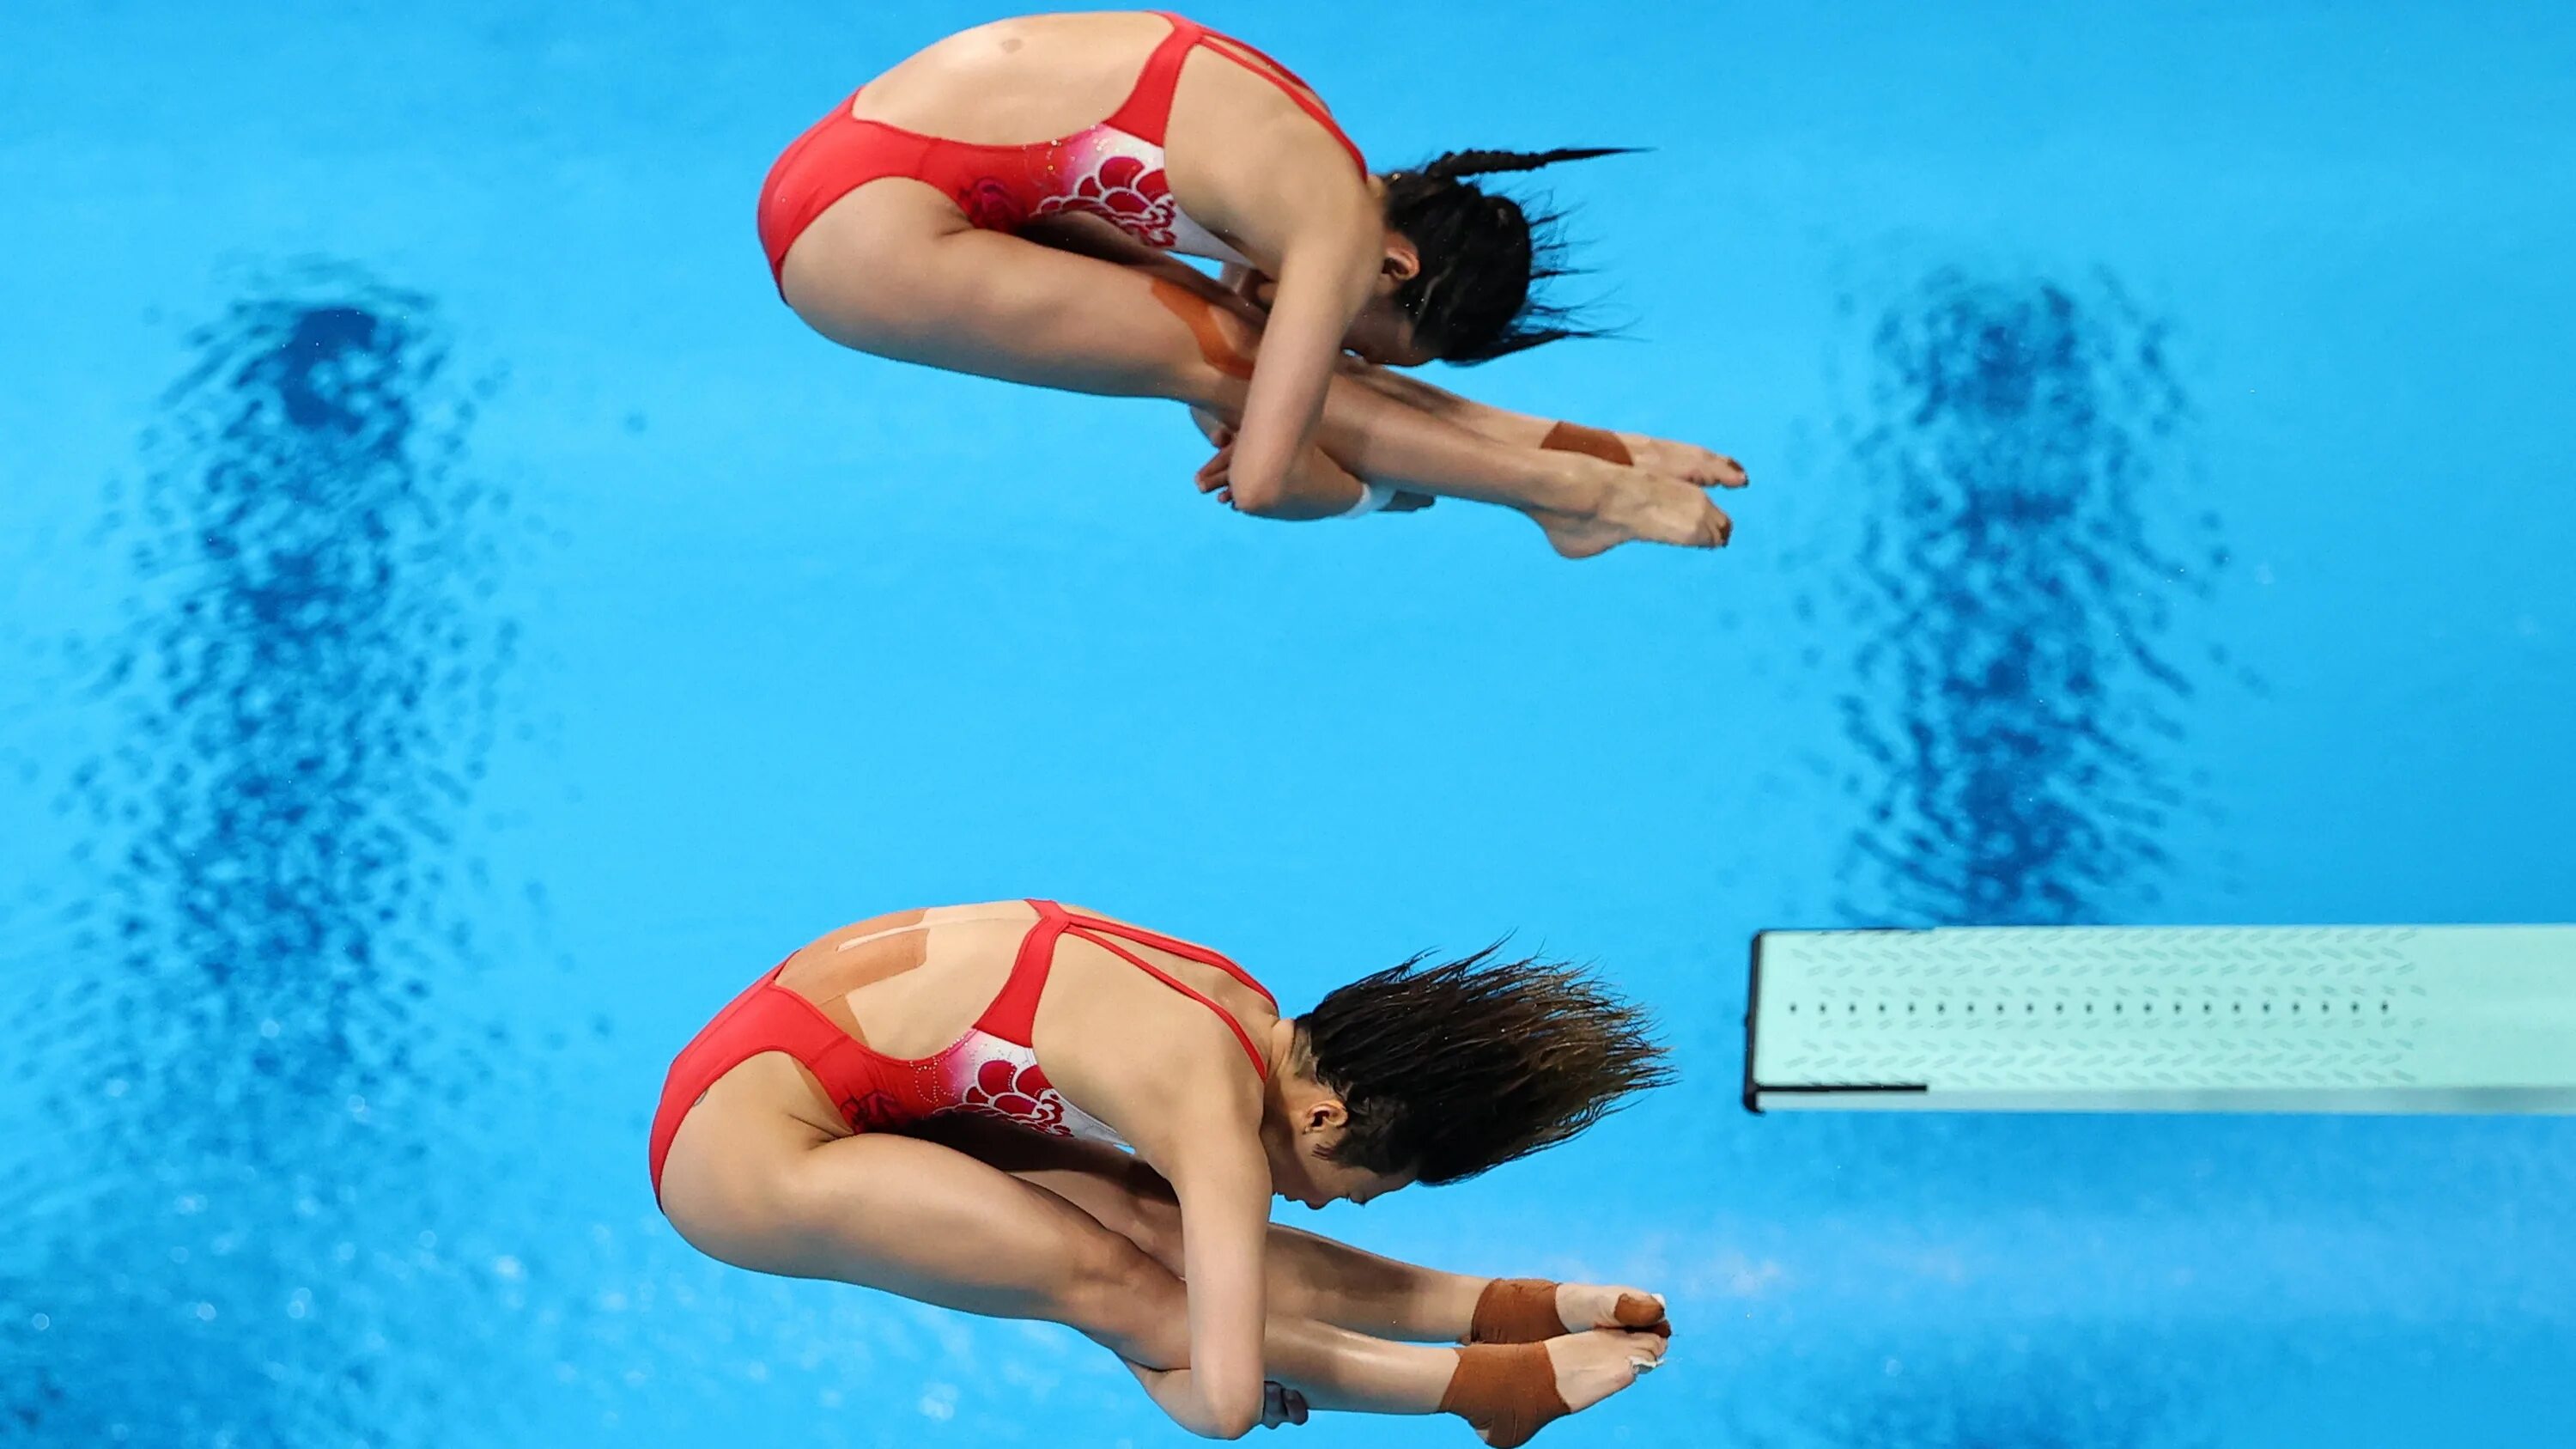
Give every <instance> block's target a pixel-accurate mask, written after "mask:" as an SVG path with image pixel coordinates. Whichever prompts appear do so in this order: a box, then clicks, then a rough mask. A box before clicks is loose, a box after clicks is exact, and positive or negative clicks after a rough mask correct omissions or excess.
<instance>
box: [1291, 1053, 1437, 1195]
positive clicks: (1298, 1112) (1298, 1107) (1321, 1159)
mask: <svg viewBox="0 0 2576 1449" xmlns="http://www.w3.org/2000/svg"><path fill="white" fill-rule="evenodd" d="M1349 1130H1350V1113H1349V1109H1348V1108H1346V1107H1345V1106H1343V1105H1342V1099H1341V1098H1340V1097H1338V1096H1335V1095H1334V1094H1333V1092H1332V1089H1330V1088H1328V1087H1326V1086H1324V1085H1323V1084H1321V1083H1319V1082H1316V1081H1313V1080H1311V1079H1308V1078H1305V1077H1297V1078H1294V1079H1291V1080H1286V1081H1282V1082H1281V1083H1280V1094H1279V1101H1278V1107H1277V1115H1276V1116H1274V1117H1272V1119H1271V1120H1270V1121H1269V1122H1268V1123H1266V1124H1264V1129H1263V1132H1262V1148H1263V1154H1264V1155H1265V1156H1267V1157H1268V1158H1269V1159H1270V1190H1271V1191H1272V1192H1274V1193H1276V1194H1278V1195H1279V1196H1281V1197H1284V1198H1286V1199H1288V1200H1289V1201H1290V1202H1301V1203H1304V1204H1305V1205H1306V1206H1308V1207H1310V1208H1319V1207H1322V1206H1323V1205H1324V1204H1326V1203H1329V1202H1351V1203H1366V1202H1369V1201H1371V1200H1372V1199H1375V1198H1379V1197H1383V1196H1385V1195H1386V1194H1388V1193H1390V1192H1393V1191H1395V1190H1396V1189H1397V1188H1399V1187H1404V1186H1407V1185H1409V1184H1410V1183H1411V1182H1412V1181H1413V1175H1412V1174H1411V1173H1401V1174H1390V1173H1382V1172H1371V1171H1369V1170H1368V1169H1366V1168H1362V1167H1354V1166H1351V1165H1350V1164H1348V1163H1344V1162H1335V1161H1334V1160H1333V1159H1332V1157H1331V1155H1330V1154H1331V1153H1332V1151H1333V1150H1334V1149H1335V1148H1336V1147H1339V1146H1340V1145H1341V1142H1342V1138H1343V1137H1344V1136H1345V1135H1346V1134H1347V1133H1348V1132H1349Z"/></svg>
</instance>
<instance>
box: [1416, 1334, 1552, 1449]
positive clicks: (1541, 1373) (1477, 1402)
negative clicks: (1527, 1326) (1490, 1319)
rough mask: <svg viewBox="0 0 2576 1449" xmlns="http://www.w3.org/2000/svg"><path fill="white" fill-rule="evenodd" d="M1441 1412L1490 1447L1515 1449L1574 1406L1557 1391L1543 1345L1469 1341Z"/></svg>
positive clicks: (1463, 1349) (1460, 1357) (1550, 1363)
mask: <svg viewBox="0 0 2576 1449" xmlns="http://www.w3.org/2000/svg"><path fill="white" fill-rule="evenodd" d="M1440 1412H1442V1413H1444V1414H1455V1415H1457V1416H1458V1417H1459V1418H1461V1419H1464V1420H1466V1421H1467V1422H1468V1423H1469V1424H1472V1425H1474V1426H1475V1427H1476V1428H1477V1429H1478V1430H1479V1431H1481V1432H1482V1433H1483V1434H1484V1436H1485V1442H1486V1443H1487V1444H1489V1445H1491V1446H1492V1449H1513V1446H1515V1445H1519V1444H1526V1443H1528V1442H1529V1439H1530V1436H1531V1435H1532V1434H1535V1433H1537V1432H1538V1431H1539V1430H1541V1429H1544V1428H1546V1427H1547V1426H1548V1424H1549V1422H1550V1421H1552V1420H1556V1419H1562V1418H1564V1417H1565V1416H1566V1415H1567V1414H1568V1413H1571V1412H1572V1410H1570V1409H1568V1408H1566V1406H1565V1396H1564V1395H1562V1394H1559V1393H1558V1392H1557V1391H1556V1365H1555V1364H1554V1363H1552V1362H1550V1361H1549V1359H1548V1356H1547V1345H1546V1344H1543V1343H1471V1344H1468V1345H1467V1346H1466V1347H1464V1348H1462V1349H1460V1350H1458V1369H1457V1371H1456V1372H1455V1373H1452V1374H1451V1375H1450V1376H1449V1387H1448V1388H1447V1389H1446V1390H1445V1391H1443V1392H1442V1393H1441V1395H1440Z"/></svg>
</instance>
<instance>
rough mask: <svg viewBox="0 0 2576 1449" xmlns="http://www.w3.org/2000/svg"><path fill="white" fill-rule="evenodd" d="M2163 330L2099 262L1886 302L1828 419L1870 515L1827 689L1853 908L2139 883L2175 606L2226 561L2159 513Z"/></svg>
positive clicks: (1936, 917) (1941, 278)
mask: <svg viewBox="0 0 2576 1449" xmlns="http://www.w3.org/2000/svg"><path fill="white" fill-rule="evenodd" d="M2166 334H2167V329H2166V327H2165V326H2164V324H2162V323H2160V322H2158V321H2156V320H2154V319H2151V318H2149V317H2147V316H2145V315H2142V314H2141V312H2140V311H2139V310H2138V309H2137V308H2136V307H2135V306H2133V305H2132V304H2131V303H2130V302H2129V300H2128V299H2127V298H2126V297H2125V296H2124V295H2123V293H2122V292H2121V290H2120V289H2119V288H2118V287H2117V286H2116V285H2115V284H2113V283H2112V282H2111V281H2109V280H2108V279H2100V280H2096V281H2093V282H2090V283H2085V284H2080V285H2069V284H2061V283H2058V282H2053V281H2047V280H2037V279H2026V280H2000V279H1993V278H1982V277H1977V276H1973V275H1970V274H1968V273H1966V272H1964V271H1959V270H1942V271H1938V272H1936V273H1934V274H1932V275H1931V276H1929V277H1928V278H1926V279H1925V280H1923V281H1922V282H1921V283H1920V284H1918V285H1917V286H1916V287H1914V288H1913V289H1911V291H1910V292H1909V293H1908V294H1906V295H1905V296H1903V297H1902V298H1901V299H1900V300H1899V301H1898V302H1896V303H1895V304H1894V305H1893V306H1890V307H1889V308H1888V309H1887V310H1886V311H1885V313H1884V314H1883V315H1882V317H1881V318H1880V320H1879V321H1878V322H1877V324H1876V326H1875V329H1874V332H1873V335H1872V338H1871V347H1870V363H1871V366H1870V381H1869V384H1868V388H1867V394H1866V402H1865V405H1864V406H1863V408H1862V409H1861V410H1860V412H1859V414H1858V416H1856V417H1853V418H1851V419H1848V420H1846V422H1845V425H1844V431H1845V432H1846V434H1847V435H1848V436H1849V438H1850V440H1851V446H1852V459H1853V464H1854V467H1855V470H1856V473H1857V477H1858V480H1859V483H1860V485H1861V486H1860V488H1859V496H1858V497H1857V499H1856V500H1855V503H1856V506H1857V507H1858V508H1859V510H1860V511H1861V512H1862V514H1863V515H1864V519H1865V521H1864V522H1863V524H1862V525H1861V544H1860V556H1859V559H1858V567H1857V569H1856V570H1855V571H1854V572H1853V573H1852V574H1851V576H1850V582H1848V583H1847V584H1846V585H1845V586H1844V587H1843V590H1842V593H1843V600H1844V602H1845V604H1846V605H1847V607H1848V612H1849V614H1850V616H1851V618H1852V620H1853V622H1854V623H1855V624H1856V625H1857V626H1858V632H1859V636H1860V640H1861V642H1860V645H1859V649H1858V653H1857V655H1856V659H1855V671H1854V675H1855V678H1854V686H1853V688H1852V690H1851V692H1850V693H1848V694H1847V695H1845V696H1844V697H1843V698H1842V700H1841V701H1840V706H1841V714H1842V720H1843V726H1844V730H1845V733H1846V735H1847V737H1848V739H1849V741H1850V742H1851V744H1852V745H1853V746H1854V747H1855V748H1856V749H1857V750H1858V752H1859V754H1860V756H1861V758H1862V760H1863V761H1864V762H1865V763H1864V766H1863V768H1862V770H1861V772H1860V776H1859V781H1858V789H1859V791H1860V793H1861V795H1862V796H1863V798H1864V800H1865V801H1866V804H1867V807H1868V809H1867V815H1866V819H1865V821H1864V823H1863V825H1862V828H1861V829H1860V830H1859V831H1858V833H1857V834H1856V836H1855V838H1854V839H1853V841H1852V843H1851V846H1850V848H1849V851H1848V856H1847V862H1846V869H1845V870H1844V873H1843V882H1842V885H1843V892H1844V897H1845V899H1844V904H1843V910H1844V911H1845V913H1846V914H1847V915H1848V916H1849V917H1852V918H1857V919H1865V920H1870V921H1876V922H1885V923H1892V924H1950V923H1964V922H1977V923H1984V924H2023V923H2027V924H2058V923H2068V922H2075V921H2081V920H2091V919H2099V918H2101V917H2102V915H2103V914H2104V913H2105V912H2117V911H2120V910H2122V909H2123V908H2127V907H2132V906H2134V905H2135V904H2137V903H2139V902H2141V901H2147V900H2152V899H2153V898H2154V893H2155V889H2156V885H2157V882H2158V879H2159V877H2160V876H2161V875H2162V873H2163V871H2164V869H2165V867H2166V866H2167V864H2168V861H2167V857H2166V845H2165V843H2164V837H2165V830H2164V827H2165V825H2166V822H2167V820H2168V817H2169V816H2170V815H2171V814H2172V813H2173V812H2174V811H2175V810H2176V809H2177V808H2178V807H2180V806H2182V805H2183V804H2185V803H2186V791H2187V788H2188V784H2189V782H2188V781H2184V780H2180V779H2177V777H2176V772H2175V768H2174V766H2173V765H2172V764H2171V763H2170V762H2171V761H2172V760H2173V759H2174V757H2175V750H2174V745H2175V742H2176V741H2177V740H2178V739H2180V737H2181V736H2182V733H2183V729H2184V723H2185V710H2186V706H2187V705H2188V703H2189V701H2190V700H2191V698H2192V695H2193V692H2194V679H2193V677H2192V675H2191V674H2190V673H2188V672H2186V670H2185V669H2184V668H2183V667H2182V666H2181V665H2180V664H2179V663H2178V662H2177V661H2178V657H2179V656H2178V652H2177V651H2178V650H2179V649H2180V648H2181V647H2182V646H2181V645H2179V644H2178V643H2177V641H2176V639H2175V637H2174V636H2175V625H2176V621H2177V615H2178V611H2179V610H2181V609H2182V608H2183V607H2184V606H2185V605H2187V604H2189V603H2190V602H2192V601H2194V600H2196V599H2197V598H2199V597H2201V596H2202V595H2204V594H2205V593H2206V591H2207V588H2208V578H2209V575H2210V573H2211V571H2212V570H2214V569H2215V568H2217V567H2218V566H2219V565H2220V563H2221V561H2222V560H2221V556H2220V553H2219V551H2218V550H2217V548H2216V547H2215V544H2214V536H2215V530H2216V521H2215V519H2214V518H2212V517H2209V516H2207V515H2202V516H2201V517H2199V518H2198V519H2196V520H2192V521H2190V522H2189V523H2187V524H2183V525H2181V526H2178V527H2172V528H2168V526H2167V520H2170V519H2172V518H2173V517H2174V516H2175V515H2176V514H2177V513H2178V512H2180V511H2181V510H2180V506H2179V505H2178V504H2177V503H2176V502H2175V501H2174V498H2173V492H2174V485H2175V483H2176V482H2177V480H2178V479H2179V478H2180V477H2181V476H2183V475H2184V474H2185V472H2186V471H2187V470H2185V469H2184V468H2182V467H2181V466H2180V464H2181V463H2182V462H2183V461H2184V455H2183V447H2182V444H2183V428H2184V424H2185V423H2186V422H2187V420H2188V417H2189V414H2190V408H2189V405H2188V401H2187V399H2186V397H2185V395H2184V392H2183V388H2182V386H2181V384H2180V383H2179V382H2178V381H2177V380H2176V378H2175V375H2174V373H2173V370H2172V369H2171V367H2170V366H2169V365H2168V362H2167V350H2166ZM2167 536H2173V537H2175V538H2177V540H2178V541H2176V542H2172V543H2166V542H2161V541H2160V539H2162V538H2164V537H2167Z"/></svg>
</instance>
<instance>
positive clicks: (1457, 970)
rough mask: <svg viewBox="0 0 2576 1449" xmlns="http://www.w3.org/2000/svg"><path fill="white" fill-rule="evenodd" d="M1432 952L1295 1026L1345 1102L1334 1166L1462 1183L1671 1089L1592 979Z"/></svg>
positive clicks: (1302, 1050)
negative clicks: (1631, 1100)
mask: <svg viewBox="0 0 2576 1449" xmlns="http://www.w3.org/2000/svg"><path fill="white" fill-rule="evenodd" d="M1499 952H1500V948H1499V947H1498V946H1488V947H1486V948H1485V949H1484V950H1482V951H1479V952H1477V953H1476V954H1474V955H1472V956H1469V957H1466V958H1464V959H1463V960H1457V961H1449V962H1445V963H1441V964H1437V965H1428V964H1425V963H1426V962H1428V961H1429V960H1430V957H1429V956H1427V955H1424V956H1416V957H1414V958H1413V959H1412V960H1410V961H1407V962H1405V963H1403V964H1402V965H1399V966H1393V967H1389V968H1388V969H1386V970H1384V971H1380V972H1378V973H1376V974H1375V975H1372V976H1364V977H1362V978H1360V979H1359V980H1357V981H1354V982H1352V983H1350V984H1349V985H1347V986H1344V987H1341V988H1339V989H1338V990H1336V991H1334V992H1332V993H1331V994H1330V995H1328V996H1326V997H1325V998H1324V999H1323V1000H1322V1001H1320V1002H1318V1003H1317V1004H1316V1006H1315V1009H1314V1010H1312V1011H1309V1012H1307V1013H1306V1014H1305V1015H1303V1016H1301V1017H1299V1018H1297V1023H1296V1046H1295V1048H1294V1050H1295V1063H1296V1066H1297V1068H1298V1070H1300V1071H1302V1072H1304V1073H1305V1074H1306V1075H1308V1076H1311V1077H1312V1078H1314V1079H1315V1080H1316V1081H1317V1082H1319V1083H1321V1084H1322V1085H1323V1086H1325V1087H1326V1088H1328V1089H1330V1090H1331V1091H1332V1092H1334V1093H1335V1094H1336V1095H1338V1096H1339V1097H1340V1098H1341V1099H1342V1104H1343V1106H1344V1107H1345V1108H1347V1109H1348V1111H1349V1114H1350V1115H1349V1122H1348V1126H1347V1127H1346V1129H1345V1131H1344V1133H1343V1136H1342V1139H1341V1141H1340V1142H1339V1143H1338V1144H1337V1145H1336V1146H1335V1147H1334V1148H1333V1150H1332V1152H1331V1153H1330V1154H1329V1155H1330V1156H1331V1158H1332V1160H1334V1161H1336V1162H1340V1163H1345V1164H1347V1165H1350V1166H1353V1167H1358V1168H1361V1169H1363V1170H1365V1171H1369V1172H1376V1173H1381V1174H1385V1175H1387V1176H1401V1175H1404V1174H1406V1173H1411V1174H1412V1175H1413V1176H1414V1177H1415V1179H1416V1180H1418V1181H1421V1182H1424V1183H1445V1182H1457V1181H1460V1180H1461V1179H1464V1178H1470V1177H1474V1176H1475V1175H1476V1174H1478V1173H1480V1172H1483V1171H1485V1170H1487V1169H1488V1168H1492V1167H1498V1166H1500V1165H1502V1164H1503V1163H1506V1162H1510V1161H1512V1160H1513V1159H1514V1158H1519V1157H1526V1156H1528V1155H1529V1154H1530V1153H1533V1152H1536V1151H1538V1150H1539V1149H1540V1148H1543V1147H1552V1146H1554V1145H1556V1144H1557V1143H1559V1142H1563V1141H1566V1140H1567V1139H1569V1138H1571V1137H1574V1136H1575V1135H1576V1134H1578V1133H1580V1132H1582V1131H1583V1130H1584V1129H1585V1128H1587V1127H1590V1126H1591V1125H1592V1124H1593V1123H1595V1122H1597V1121H1599V1120H1601V1118H1602V1117H1604V1116H1606V1115H1608V1114H1609V1113H1610V1112H1612V1111H1615V1110H1617V1109H1618V1108H1619V1107H1620V1106H1622V1105H1623V1104H1624V1099H1625V1098H1627V1097H1628V1096H1630V1095H1631V1094H1633V1093H1637V1092H1641V1091H1644V1090H1646V1089H1647V1088H1649V1087H1657V1086H1661V1085H1663V1084H1664V1083H1666V1082H1668V1081H1670V1080H1672V1070H1671V1068H1670V1067H1668V1066H1667V1065H1665V1062H1664V1050H1663V1048H1662V1047H1661V1046H1658V1045H1657V1044H1656V1043H1655V1042H1654V1041H1653V1039H1652V1038H1651V1036H1650V1035H1649V1032H1650V1030H1651V1028H1652V1025H1653V1023H1652V1021H1651V1019H1650V1018H1649V1017H1648V1016H1647V1014H1646V1012H1645V1011H1644V1010H1643V1009H1642V1008H1640V1007H1637V1006H1634V1005H1631V1004H1629V1003H1628V1002H1625V1001H1622V1000H1620V999H1619V998H1618V997H1617V996H1615V995H1613V994H1612V993H1611V992H1610V991H1609V989H1608V988H1606V987H1605V986H1603V985H1602V984H1601V982H1600V981H1599V980H1597V979H1596V978H1594V977H1593V976H1592V975H1591V974H1589V973H1588V972H1586V971H1584V970H1582V969H1580V968H1578V967H1574V966H1568V965H1563V964H1560V963H1557V962H1552V961H1544V960H1540V959H1538V958H1535V957H1530V958H1524V959H1522V960H1518V961H1506V960H1502V959H1499Z"/></svg>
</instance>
